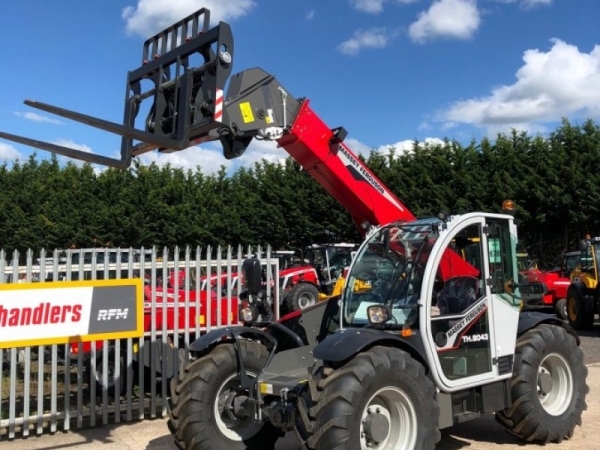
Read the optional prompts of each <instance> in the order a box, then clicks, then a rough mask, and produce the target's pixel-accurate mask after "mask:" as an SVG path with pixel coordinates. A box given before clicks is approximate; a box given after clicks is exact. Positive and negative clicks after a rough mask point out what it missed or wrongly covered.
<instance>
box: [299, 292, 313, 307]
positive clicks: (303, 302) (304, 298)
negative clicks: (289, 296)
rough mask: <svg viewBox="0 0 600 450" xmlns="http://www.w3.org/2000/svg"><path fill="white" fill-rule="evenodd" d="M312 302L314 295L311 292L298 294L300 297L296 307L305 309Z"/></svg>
mask: <svg viewBox="0 0 600 450" xmlns="http://www.w3.org/2000/svg"><path fill="white" fill-rule="evenodd" d="M314 304H315V297H314V296H313V295H312V294H309V293H308V292H306V293H304V294H302V295H300V297H299V298H298V307H299V308H300V309H306V308H308V307H309V306H312V305H314Z"/></svg>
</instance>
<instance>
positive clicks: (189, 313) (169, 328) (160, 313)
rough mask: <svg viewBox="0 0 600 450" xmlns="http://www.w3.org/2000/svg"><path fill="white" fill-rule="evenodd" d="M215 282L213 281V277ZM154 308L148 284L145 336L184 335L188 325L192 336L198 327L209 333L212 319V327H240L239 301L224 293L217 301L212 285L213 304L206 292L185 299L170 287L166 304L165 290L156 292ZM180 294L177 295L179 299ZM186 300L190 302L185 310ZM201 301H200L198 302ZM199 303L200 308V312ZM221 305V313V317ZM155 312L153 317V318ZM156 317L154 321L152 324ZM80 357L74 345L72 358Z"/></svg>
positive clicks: (87, 346)
mask: <svg viewBox="0 0 600 450" xmlns="http://www.w3.org/2000/svg"><path fill="white" fill-rule="evenodd" d="M213 278H214V277H213ZM154 291H155V293H154V296H155V301H154V305H155V306H154V308H153V306H152V305H153V303H152V287H151V286H150V285H148V284H146V285H144V333H145V334H149V333H151V332H152V331H156V332H158V333H162V332H163V330H166V332H167V333H168V334H170V335H172V334H173V333H175V331H177V332H178V333H183V332H185V330H186V324H187V327H188V329H189V332H190V333H192V334H193V333H195V331H196V326H198V327H199V328H200V331H201V332H204V331H207V325H208V323H209V321H208V320H207V317H210V327H211V328H215V327H219V326H227V325H237V324H238V312H239V306H238V298H237V297H235V296H232V297H231V299H229V298H227V295H226V291H225V290H222V296H221V299H220V300H219V299H218V298H217V291H216V288H215V286H214V284H213V289H212V290H211V295H210V302H208V301H207V298H208V294H207V292H206V290H200V291H197V290H196V289H190V290H189V294H188V296H187V297H186V291H185V289H177V290H176V289H174V288H172V287H167V290H166V297H167V298H166V302H163V299H164V297H165V295H164V292H165V291H164V290H163V287H162V286H159V287H156V288H154ZM176 293H177V295H176ZM186 300H187V301H188V302H189V303H188V307H186ZM198 300H199V301H198ZM198 303H199V304H200V307H199V308H198ZM219 303H220V304H221V311H220V316H219ZM153 309H154V314H152V312H153ZM152 317H154V320H152ZM102 346H103V341H96V350H99V349H101V348H102ZM82 348H83V352H84V353H89V352H91V342H84V343H83V346H82ZM77 353H79V346H78V343H75V342H74V343H72V344H71V354H72V355H74V356H76V355H77Z"/></svg>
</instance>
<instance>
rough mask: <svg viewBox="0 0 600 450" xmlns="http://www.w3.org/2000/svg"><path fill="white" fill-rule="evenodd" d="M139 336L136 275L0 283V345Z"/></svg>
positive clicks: (141, 310)
mask: <svg viewBox="0 0 600 450" xmlns="http://www.w3.org/2000/svg"><path fill="white" fill-rule="evenodd" d="M143 334H144V306H143V287H142V280H141V279H122V280H93V281H91V280H90V281H66V282H65V281H63V282H61V281H58V282H52V283H24V284H1V285H0V348H10V347H24V346H29V345H50V344H62V343H68V342H85V341H99V340H104V339H119V338H129V337H141V336H142V335H143Z"/></svg>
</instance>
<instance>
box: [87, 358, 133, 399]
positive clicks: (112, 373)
mask: <svg viewBox="0 0 600 450" xmlns="http://www.w3.org/2000/svg"><path fill="white" fill-rule="evenodd" d="M115 352H116V350H115V349H114V348H110V350H109V351H108V355H107V356H108V358H107V359H108V361H107V362H108V365H107V369H108V374H107V380H106V383H105V382H104V375H103V374H104V371H105V370H104V351H103V350H100V351H98V352H97V353H96V370H95V371H94V370H92V361H91V357H90V358H89V360H88V361H87V363H86V367H85V372H86V375H85V379H87V380H90V383H95V384H96V397H101V396H103V392H104V388H105V386H106V391H107V393H108V397H109V398H114V397H115V396H116V395H117V385H118V386H119V396H121V395H125V394H126V393H127V390H126V389H127V387H126V386H127V384H126V382H127V366H126V364H125V358H124V357H123V355H120V356H119V357H118V358H117V363H116V364H115ZM117 364H118V366H119V376H118V377H117Z"/></svg>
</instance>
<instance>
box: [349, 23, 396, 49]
mask: <svg viewBox="0 0 600 450" xmlns="http://www.w3.org/2000/svg"><path fill="white" fill-rule="evenodd" d="M394 37H396V33H393V32H390V31H389V30H388V29H387V28H371V29H369V30H357V31H355V32H354V35H353V36H352V37H351V38H350V39H348V40H347V41H344V42H342V43H341V44H340V45H339V46H338V50H339V51H340V52H342V53H344V54H345V55H357V54H358V53H359V52H360V51H361V50H362V49H363V48H385V47H387V45H388V44H389V42H390V41H391V40H392V39H393V38H394Z"/></svg>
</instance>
